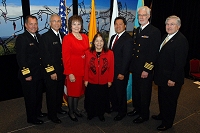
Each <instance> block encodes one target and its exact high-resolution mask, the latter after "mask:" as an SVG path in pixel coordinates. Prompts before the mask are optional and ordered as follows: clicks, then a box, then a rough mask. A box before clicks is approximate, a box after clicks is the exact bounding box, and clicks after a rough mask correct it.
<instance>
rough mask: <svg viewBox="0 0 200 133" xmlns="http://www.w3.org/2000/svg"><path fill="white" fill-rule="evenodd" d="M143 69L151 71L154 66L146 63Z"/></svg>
mask: <svg viewBox="0 0 200 133" xmlns="http://www.w3.org/2000/svg"><path fill="white" fill-rule="evenodd" d="M144 67H145V68H146V69H149V70H152V69H153V67H154V65H152V64H149V63H147V62H146V63H145V65H144Z"/></svg>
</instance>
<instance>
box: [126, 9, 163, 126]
mask: <svg viewBox="0 0 200 133" xmlns="http://www.w3.org/2000/svg"><path fill="white" fill-rule="evenodd" d="M150 11H151V9H149V8H148V7H147V6H143V7H140V8H139V9H138V20H139V23H140V27H138V28H137V30H136V34H135V40H134V41H135V42H134V48H133V55H132V60H131V65H130V71H131V72H132V99H133V107H134V110H133V111H131V112H129V113H127V115H128V116H135V115H139V116H138V117H137V118H136V119H134V120H133V123H142V122H144V121H147V120H149V115H150V111H149V106H150V101H151V92H152V81H153V68H154V64H155V61H156V58H157V55H158V52H159V46H160V42H161V34H160V31H159V29H157V28H156V27H154V26H153V25H151V24H150V23H149V21H148V19H149V18H150Z"/></svg>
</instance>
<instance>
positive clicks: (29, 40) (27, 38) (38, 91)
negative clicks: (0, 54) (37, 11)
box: [15, 16, 46, 124]
mask: <svg viewBox="0 0 200 133" xmlns="http://www.w3.org/2000/svg"><path fill="white" fill-rule="evenodd" d="M25 27H26V30H25V32H24V33H23V34H20V35H19V36H18V37H17V39H16V43H15V45H16V58H17V62H18V65H19V73H18V77H19V79H20V81H21V84H22V89H23V94H24V100H25V106H26V114H27V122H28V123H32V124H42V123H43V121H42V120H39V119H37V117H38V116H41V117H43V116H46V114H45V113H41V103H42V90H43V75H42V73H43V72H42V70H43V68H42V62H41V56H40V50H39V45H40V44H39V42H40V35H39V34H37V33H36V32H37V30H38V21H37V18H36V17H35V16H27V17H26V20H25Z"/></svg>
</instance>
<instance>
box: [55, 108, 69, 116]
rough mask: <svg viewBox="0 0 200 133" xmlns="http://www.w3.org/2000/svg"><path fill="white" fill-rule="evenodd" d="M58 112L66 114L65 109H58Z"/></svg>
mask: <svg viewBox="0 0 200 133" xmlns="http://www.w3.org/2000/svg"><path fill="white" fill-rule="evenodd" d="M57 113H58V114H62V115H64V114H67V111H65V110H63V109H60V110H59V111H57Z"/></svg>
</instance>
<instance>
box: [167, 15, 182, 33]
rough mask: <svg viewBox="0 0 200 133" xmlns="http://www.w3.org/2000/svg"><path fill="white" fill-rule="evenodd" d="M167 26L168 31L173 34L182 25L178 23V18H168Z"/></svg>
mask: <svg viewBox="0 0 200 133" xmlns="http://www.w3.org/2000/svg"><path fill="white" fill-rule="evenodd" d="M165 28H166V32H167V33H168V34H169V35H171V34H174V33H175V32H177V31H178V30H179V28H180V25H178V23H177V20H176V19H175V18H171V19H169V20H167V22H166V27H165Z"/></svg>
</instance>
